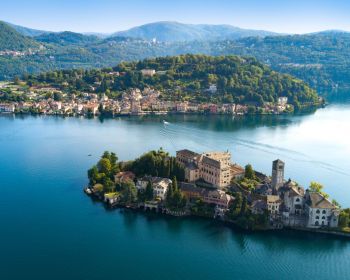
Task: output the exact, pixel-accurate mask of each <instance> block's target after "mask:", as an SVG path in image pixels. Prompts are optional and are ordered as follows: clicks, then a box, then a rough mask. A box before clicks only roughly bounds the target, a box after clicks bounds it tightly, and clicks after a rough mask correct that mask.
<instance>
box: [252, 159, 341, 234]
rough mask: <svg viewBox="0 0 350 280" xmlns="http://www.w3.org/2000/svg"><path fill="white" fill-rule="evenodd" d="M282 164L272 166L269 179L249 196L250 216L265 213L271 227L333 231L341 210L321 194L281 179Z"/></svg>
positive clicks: (276, 161) (279, 161) (275, 162)
mask: <svg viewBox="0 0 350 280" xmlns="http://www.w3.org/2000/svg"><path fill="white" fill-rule="evenodd" d="M284 167H285V164H284V162H283V161H281V160H275V161H274V162H273V163H272V177H271V179H270V178H268V177H266V178H264V179H265V180H264V181H263V183H262V184H261V185H259V186H258V187H257V188H256V189H255V190H254V191H253V193H252V194H251V195H250V201H251V208H252V212H253V213H256V214H257V213H263V212H264V211H265V210H267V211H268V213H269V217H270V220H271V222H272V223H275V225H277V226H280V227H283V226H287V227H306V228H336V227H338V218H339V214H340V209H339V207H337V206H336V205H335V204H334V203H332V202H331V201H330V200H329V199H328V198H327V197H326V196H325V195H324V194H322V193H320V192H316V191H311V190H309V189H307V190H305V189H304V188H303V187H302V186H300V185H298V184H297V183H296V182H293V181H292V180H290V179H289V180H285V179H284Z"/></svg>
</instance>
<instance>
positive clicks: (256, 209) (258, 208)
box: [251, 199, 267, 215]
mask: <svg viewBox="0 0 350 280" xmlns="http://www.w3.org/2000/svg"><path fill="white" fill-rule="evenodd" d="M251 209H252V213H253V214H255V215H262V214H264V213H265V211H266V209H267V204H266V200H264V199H257V200H254V201H253V202H252V206H251Z"/></svg>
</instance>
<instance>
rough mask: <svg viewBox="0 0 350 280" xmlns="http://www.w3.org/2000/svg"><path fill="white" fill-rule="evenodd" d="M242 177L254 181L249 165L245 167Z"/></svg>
mask: <svg viewBox="0 0 350 280" xmlns="http://www.w3.org/2000/svg"><path fill="white" fill-rule="evenodd" d="M244 177H246V178H247V179H251V180H254V179H255V172H254V169H253V167H252V165H251V164H247V165H246V166H245V171H244Z"/></svg>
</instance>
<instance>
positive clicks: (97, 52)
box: [0, 22, 350, 88]
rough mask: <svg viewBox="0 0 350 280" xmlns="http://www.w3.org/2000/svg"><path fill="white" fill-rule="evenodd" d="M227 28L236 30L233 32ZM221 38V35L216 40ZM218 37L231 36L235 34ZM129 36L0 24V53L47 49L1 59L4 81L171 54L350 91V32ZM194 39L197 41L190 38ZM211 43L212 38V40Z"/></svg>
mask: <svg viewBox="0 0 350 280" xmlns="http://www.w3.org/2000/svg"><path fill="white" fill-rule="evenodd" d="M155 25H157V23H156V24H155ZM163 26H164V25H163ZM180 26H182V25H181V24H180ZM201 27H203V28H202V30H212V29H210V28H209V27H208V25H201ZM204 27H206V28H204ZM224 27H225V26H224ZM215 28H216V29H215V30H218V29H219V27H218V26H215ZM224 29H225V28H224ZM229 29H230V30H231V31H232V30H233V29H232V27H230V28H229ZM225 30H227V29H225ZM245 31H246V30H245ZM254 32H255V31H254ZM165 33H166V32H165ZM212 33H215V32H212ZM219 33H220V32H217V34H216V35H215V36H217V35H218V34H219ZM220 34H227V36H228V34H229V35H230V36H233V35H232V34H233V33H232V32H231V33H230V32H228V33H224V32H221V33H220ZM246 34H248V33H246ZM260 34H263V33H260ZM125 36H126V34H124V35H123V34H119V35H114V36H109V37H107V38H100V37H98V36H92V35H84V34H80V33H74V32H68V31H66V32H57V33H43V34H41V35H39V36H35V37H26V36H23V35H21V34H20V33H19V32H17V31H16V30H15V29H14V28H13V27H11V26H9V25H8V24H6V23H4V22H0V51H2V50H16V51H25V50H28V49H29V48H35V49H38V47H39V46H40V45H42V46H43V48H41V49H40V51H39V52H34V53H27V54H26V55H24V56H15V54H0V80H3V79H11V78H13V77H14V76H21V75H23V74H24V73H38V72H44V71H49V70H57V69H75V68H85V69H86V68H93V67H109V66H114V65H116V64H118V63H119V62H122V61H137V60H142V59H145V58H154V57H161V56H168V55H170V56H174V55H181V54H207V55H213V56H220V55H232V54H234V55H240V56H253V57H255V58H257V59H258V60H259V61H261V62H262V63H265V64H267V65H269V66H270V67H271V68H272V69H273V70H275V71H279V72H283V73H288V74H291V75H293V76H295V77H298V78H300V79H302V80H304V81H306V82H307V83H309V84H310V85H311V86H312V87H314V88H318V87H327V88H332V87H333V88H334V87H342V86H347V87H350V33H349V32H343V31H337V30H330V31H324V32H318V33H312V34H305V35H283V36H281V35H274V36H264V37H262V36H253V37H243V38H242V37H240V38H238V39H225V40H222V39H219V40H201V39H198V40H196V41H192V40H189V41H183V38H184V37H183V36H182V37H181V38H182V39H181V40H182V41H170V42H169V41H166V42H162V41H157V42H151V40H150V39H148V38H146V40H145V39H138V38H139V37H140V35H137V36H136V35H135V37H133V36H131V37H133V38H130V37H125ZM196 36H197V37H196V38H202V37H200V36H199V35H196ZM198 36H199V37H198ZM213 36H214V35H213ZM224 36H226V35H224ZM240 36H241V35H240ZM150 38H151V37H150ZM179 38H180V37H175V35H174V37H173V38H172V40H180V39H179ZM187 38H189V37H187ZM191 38H194V37H193V36H191ZM207 38H210V36H209V35H208V36H207ZM212 38H213V37H212ZM221 38H222V37H221ZM165 39H166V38H165ZM158 40H159V38H158Z"/></svg>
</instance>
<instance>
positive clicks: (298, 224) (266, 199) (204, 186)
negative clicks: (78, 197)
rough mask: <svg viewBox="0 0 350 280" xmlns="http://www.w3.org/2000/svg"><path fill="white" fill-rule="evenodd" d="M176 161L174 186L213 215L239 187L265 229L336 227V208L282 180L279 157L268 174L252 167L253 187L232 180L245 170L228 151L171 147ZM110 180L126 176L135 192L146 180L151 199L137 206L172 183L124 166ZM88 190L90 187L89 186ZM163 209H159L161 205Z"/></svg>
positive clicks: (162, 194)
mask: <svg viewBox="0 0 350 280" xmlns="http://www.w3.org/2000/svg"><path fill="white" fill-rule="evenodd" d="M176 162H177V163H178V164H179V165H181V166H182V167H183V168H184V170H185V180H184V182H180V183H179V189H180V191H181V192H182V194H183V195H184V196H185V197H186V199H187V202H188V205H193V203H195V202H197V201H198V200H201V201H202V202H203V203H206V204H210V205H212V206H215V214H214V215H215V216H221V217H224V214H225V213H226V212H227V211H228V209H229V207H230V205H231V204H232V203H233V202H234V201H235V197H234V196H232V195H231V194H232V192H241V194H242V195H243V196H245V198H246V201H247V202H248V207H249V209H250V210H251V212H252V213H253V214H263V215H267V217H268V221H269V227H270V228H283V227H292V228H310V229H317V228H321V229H324V228H336V227H338V217H339V214H340V209H339V207H337V206H336V205H335V204H333V203H332V202H331V201H330V200H329V199H328V198H327V197H325V196H324V195H323V194H322V193H319V192H316V191H311V190H309V189H307V190H305V189H304V188H303V187H302V186H300V185H298V184H297V183H295V182H293V181H292V180H290V179H289V180H285V179H284V168H285V164H284V162H282V161H281V160H275V161H274V162H273V163H272V176H271V177H270V176H266V175H264V174H262V173H258V172H256V176H257V177H259V182H260V183H259V185H258V186H256V187H255V189H254V190H253V191H247V190H243V189H235V188H234V184H233V181H234V182H239V181H240V179H242V178H243V177H244V176H245V169H244V168H243V167H241V166H239V165H237V164H234V163H232V162H231V154H230V153H229V152H205V153H201V154H200V153H196V152H193V151H190V150H180V151H177V152H176ZM114 179H115V183H117V184H120V183H123V182H126V181H127V180H131V181H134V182H136V184H135V186H136V188H137V190H138V192H139V193H142V192H145V191H146V188H147V185H148V184H151V186H152V190H153V196H154V200H152V201H147V202H145V203H144V204H143V206H145V207H147V208H152V209H153V208H154V209H159V208H162V207H164V203H163V202H164V201H165V199H166V196H167V192H168V190H169V188H170V186H171V184H172V180H171V179H169V178H161V177H153V176H144V177H141V178H136V176H135V175H134V174H133V173H132V172H130V171H124V172H119V173H117V174H116V175H115V178H114ZM92 191H93V190H92ZM104 200H105V202H107V203H108V204H110V205H113V204H117V203H118V200H119V194H118V193H107V194H105V195H104ZM162 209H164V208H162Z"/></svg>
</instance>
